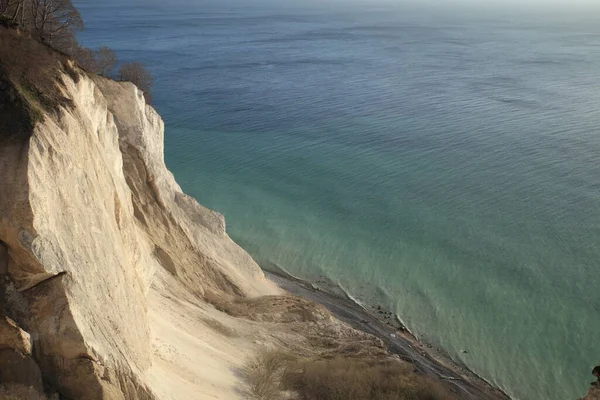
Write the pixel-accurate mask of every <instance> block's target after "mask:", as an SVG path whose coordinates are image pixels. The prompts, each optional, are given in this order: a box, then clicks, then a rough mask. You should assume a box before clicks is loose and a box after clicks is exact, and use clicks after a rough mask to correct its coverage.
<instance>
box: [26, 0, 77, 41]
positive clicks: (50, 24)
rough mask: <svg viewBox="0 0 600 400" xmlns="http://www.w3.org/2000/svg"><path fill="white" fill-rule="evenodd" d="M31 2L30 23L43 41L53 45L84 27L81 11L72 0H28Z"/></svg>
mask: <svg viewBox="0 0 600 400" xmlns="http://www.w3.org/2000/svg"><path fill="white" fill-rule="evenodd" d="M28 1H29V2H30V3H31V4H30V5H31V10H30V13H31V15H30V21H29V22H30V24H31V27H32V30H33V31H34V33H36V34H37V35H38V37H39V38H40V39H41V40H42V42H44V43H46V44H49V45H52V44H53V41H55V40H60V39H61V37H65V36H73V35H74V32H75V31H77V30H81V29H83V21H82V19H81V15H80V14H79V11H77V9H76V8H75V6H73V3H71V0H28Z"/></svg>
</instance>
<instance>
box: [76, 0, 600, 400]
mask: <svg viewBox="0 0 600 400" xmlns="http://www.w3.org/2000/svg"><path fill="white" fill-rule="evenodd" d="M80 3H81V4H79V7H80V9H81V11H82V13H83V16H84V19H85V22H86V25H87V29H86V31H85V32H84V33H83V34H82V35H81V40H82V41H83V43H84V44H86V45H88V46H91V47H97V46H99V45H101V44H107V45H109V46H110V47H112V48H113V49H114V50H116V52H117V54H118V56H119V58H120V59H121V60H124V61H129V60H140V61H142V62H144V63H146V65H147V66H148V67H149V69H150V70H151V71H152V73H153V74H154V76H155V90H154V105H155V107H156V108H157V109H158V111H159V112H160V113H161V115H162V116H163V118H164V120H165V122H166V157H167V163H168V166H169V167H170V169H171V170H172V171H173V172H174V174H175V176H176V178H177V180H178V181H179V183H180V184H181V185H182V187H183V188H184V190H185V191H186V192H187V193H189V194H191V195H193V196H195V197H196V198H197V199H198V200H199V202H201V203H202V204H204V205H206V206H208V207H211V208H213V209H216V210H218V211H220V212H221V213H223V214H224V215H225V216H226V218H227V222H228V231H229V234H230V235H231V236H232V238H233V239H234V240H236V241H237V242H238V243H240V244H241V245H242V246H243V247H245V248H246V249H247V250H248V251H249V252H250V253H251V254H252V255H253V256H254V257H255V258H256V260H257V261H258V262H259V263H261V264H262V265H272V264H276V265H279V266H281V267H282V268H285V269H286V270H288V271H289V272H291V273H293V274H294V275H297V276H301V277H303V278H307V279H312V280H316V279H319V277H320V276H324V277H325V278H326V279H329V280H330V281H332V282H333V283H336V284H338V285H340V286H341V287H342V288H344V289H345V290H346V291H348V292H349V293H350V294H352V296H353V297H355V298H357V299H358V300H359V301H361V302H362V303H364V304H365V305H372V304H381V305H383V306H386V307H389V308H390V309H392V310H394V311H395V312H397V313H398V315H399V316H400V317H401V318H402V320H403V321H404V322H405V323H406V325H407V326H408V327H409V328H410V329H411V330H413V331H414V332H415V333H416V334H417V335H418V336H419V337H422V338H423V339H425V340H427V341H429V342H430V343H432V344H434V345H435V346H438V347H440V348H442V349H444V350H445V351H446V352H448V353H449V354H450V355H451V356H452V357H454V358H455V359H457V360H460V361H461V362H464V363H465V364H467V365H468V366H469V367H470V368H471V369H473V370H474V371H475V372H477V373H478V374H480V375H481V376H483V377H484V378H486V379H488V380H490V381H491V382H493V383H495V384H497V385H499V386H500V387H501V388H503V389H505V390H506V391H507V392H508V393H510V394H511V395H513V396H514V397H515V398H516V399H520V400H538V399H543V400H565V399H575V398H577V396H579V395H582V394H584V393H585V392H586V390H587V386H588V385H589V382H590V381H591V380H592V376H591V374H590V371H591V369H592V367H593V366H594V365H596V364H600V336H599V335H600V273H599V270H600V269H599V263H600V246H599V239H600V202H599V199H600V160H599V156H600V111H599V110H600V23H598V22H599V21H600V13H598V12H595V11H590V10H583V9H581V10H575V9H573V10H569V11H563V12H555V11H552V10H548V9H540V10H533V9H532V10H515V9H513V10H512V11H509V10H508V9H501V8H498V9H495V10H494V9H483V8H481V7H479V8H475V9H473V8H471V9H469V8H465V7H459V6H455V7H449V6H447V5H446V6H440V5H439V4H438V5H437V6H435V7H428V6H426V5H420V6H413V5H408V4H405V3H401V2H397V3H395V4H387V5H386V4H375V3H373V2H368V1H367V0H364V2H363V3H352V2H350V1H347V2H345V1H339V0H337V1H336V0H331V2H323V1H321V2H314V3H310V2H306V1H290V0H282V1H279V2H275V1H273V2H264V1H263V2H260V1H258V2H256V1H242V0H235V1H220V0H206V1H191V0H190V1H183V0H178V2H177V1H176V2H159V1H156V0H151V1H139V0H137V1H136V0H126V1H116V0H108V1H95V2H92V1H86V2H84V1H81V2H80ZM515 4H516V3H515ZM461 350H467V352H468V353H463V352H461Z"/></svg>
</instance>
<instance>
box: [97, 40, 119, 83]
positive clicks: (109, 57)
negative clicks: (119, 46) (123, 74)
mask: <svg viewBox="0 0 600 400" xmlns="http://www.w3.org/2000/svg"><path fill="white" fill-rule="evenodd" d="M96 63H97V65H98V73H99V74H100V75H102V76H106V74H107V73H110V71H112V69H113V68H114V66H115V64H116V63H117V56H116V55H115V52H114V51H112V50H111V49H109V48H108V47H107V46H102V47H100V48H99V49H98V51H97V52H96Z"/></svg>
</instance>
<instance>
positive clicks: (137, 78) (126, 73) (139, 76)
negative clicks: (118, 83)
mask: <svg viewBox="0 0 600 400" xmlns="http://www.w3.org/2000/svg"><path fill="white" fill-rule="evenodd" d="M119 75H120V78H121V80H123V81H129V82H132V83H133V84H134V85H136V86H137V87H138V88H139V89H140V90H141V91H142V92H144V98H145V99H146V102H147V103H150V102H151V100H152V95H151V94H150V88H151V87H152V75H150V73H149V72H148V71H147V70H146V68H145V67H144V66H143V65H142V64H141V63H139V62H133V63H128V64H123V65H122V66H121V68H120V69H119Z"/></svg>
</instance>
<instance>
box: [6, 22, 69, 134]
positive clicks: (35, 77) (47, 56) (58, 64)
mask: <svg viewBox="0 0 600 400" xmlns="http://www.w3.org/2000/svg"><path fill="white" fill-rule="evenodd" d="M63 72H67V73H74V74H75V71H74V70H73V69H72V68H71V67H70V65H69V62H68V60H67V58H66V57H64V56H62V55H60V54H58V53H56V52H54V51H53V50H52V49H50V48H49V47H47V46H44V45H43V44H41V43H39V42H37V41H36V40H34V39H33V38H31V37H30V36H29V35H28V34H27V33H24V32H19V31H16V30H13V29H7V28H0V84H1V86H2V90H3V92H4V93H5V95H4V96H1V97H2V98H1V99H0V131H1V132H0V136H2V137H4V138H7V137H16V136H19V135H21V134H25V133H27V132H29V131H30V130H31V128H32V127H33V124H34V122H35V121H38V120H40V119H41V118H42V113H41V110H42V109H43V110H47V111H56V110H58V109H59V108H60V107H61V106H62V107H65V106H69V105H71V104H72V102H71V101H70V100H69V99H67V98H66V97H65V96H64V95H63V94H62V91H61V90H60V88H59V86H58V85H60V83H61V79H60V78H61V74H62V73H63Z"/></svg>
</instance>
